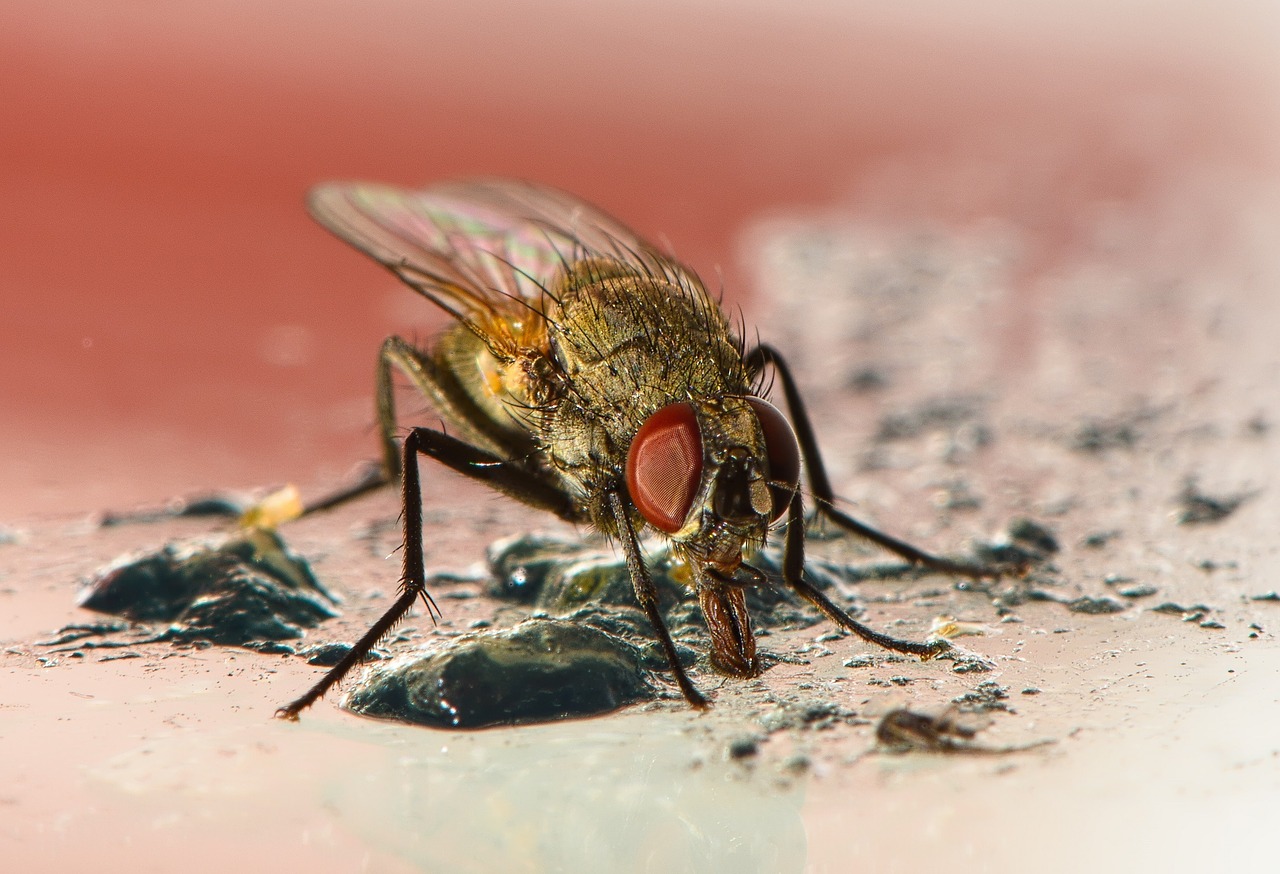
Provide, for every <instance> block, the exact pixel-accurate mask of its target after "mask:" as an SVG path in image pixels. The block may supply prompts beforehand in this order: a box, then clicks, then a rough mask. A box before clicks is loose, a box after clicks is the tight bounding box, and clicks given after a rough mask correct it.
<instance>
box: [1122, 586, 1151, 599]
mask: <svg viewBox="0 0 1280 874" xmlns="http://www.w3.org/2000/svg"><path fill="white" fill-rule="evenodd" d="M1159 591H1160V590H1159V589H1157V588H1156V587H1155V586H1148V585H1136V586H1123V587H1121V588H1119V589H1116V594H1117V595H1119V596H1120V597H1122V598H1150V597H1151V596H1152V595H1154V594H1156V593H1158V592H1159Z"/></svg>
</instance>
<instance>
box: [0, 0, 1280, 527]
mask: <svg viewBox="0 0 1280 874" xmlns="http://www.w3.org/2000/svg"><path fill="white" fill-rule="evenodd" d="M1024 5H1025V4H1017V3H1012V2H1010V3H992V2H988V3H983V4H979V5H976V6H974V5H970V4H964V5H963V7H961V6H956V5H952V4H945V3H941V2H934V3H924V4H913V5H912V6H911V8H910V9H904V10H894V9H888V8H882V7H884V6H885V4H882V3H836V2H804V3H779V2H749V3H740V4H730V3H723V2H712V0H702V2H695V3H691V4H683V3H675V2H671V0H661V2H656V3H646V4H639V3H625V2H607V3H599V2H596V3H587V2H563V0H562V2H558V3H554V4H552V6H551V8H549V9H548V8H542V9H539V10H534V9H533V8H532V7H529V6H526V5H524V4H514V3H499V2H494V0H481V2H473V3H468V4H462V3H449V4H441V3H424V2H400V0H380V2H370V3H365V4H360V5H359V6H355V5H351V4H346V3H338V2H332V0H326V2H309V3H274V4H258V3H249V2H243V0H231V2H224V3H195V2H190V0H179V2H171V3H166V4H149V3H113V4H99V3H83V2H82V3H58V4H49V3H35V2H28V0H17V2H8V3H6V4H5V5H4V8H3V9H2V10H0V92H2V93H3V94H4V95H5V96H4V100H3V105H0V120H2V122H0V210H2V215H3V218H0V457H2V458H3V461H2V462H0V523H3V522H6V521H12V520H15V519H19V518H22V517H30V516H40V515H48V514H57V513H67V512H88V511H90V510H93V509H100V508H105V507H116V508H119V507H128V506H131V505H134V504H136V503H139V502H155V501H160V500H163V499H165V498H167V497H169V496H172V495H177V494H184V493H189V492H191V491H193V490H199V489H202V488H209V487H215V486H229V487H237V486H238V487H249V486H256V485H264V484H268V483H280V482H284V481H296V482H299V483H301V484H303V485H305V486H312V487H314V486H315V484H317V483H320V482H322V481H332V480H333V479H336V478H338V477H340V476H342V475H343V474H344V473H345V472H346V471H347V470H348V469H349V468H350V466H351V465H352V464H354V463H355V462H357V461H359V460H361V459H363V458H371V457H373V449H374V441H373V433H372V428H371V423H372V403H371V390H372V372H373V363H374V358H375V354H376V350H377V348H378V343H379V341H380V340H381V339H382V338H383V337H384V336H385V335H387V334H388V333H391V332H402V333H408V334H411V335H412V334H417V335H419V336H424V335H427V334H429V332H430V331H431V330H432V328H433V326H438V325H439V324H440V322H439V320H438V319H436V317H435V316H434V314H432V313H431V312H430V308H429V307H428V305H426V304H425V303H423V302H421V301H419V300H417V299H416V298H415V297H414V296H413V295H412V294H411V293H409V292H407V291H401V290H399V289H397V288H395V283H394V281H393V280H392V279H391V277H390V276H388V275H386V274H385V273H383V272H380V271H379V270H378V269H377V268H376V267H374V266H372V265H371V264H368V263H366V262H365V260H364V259H363V258H362V257H361V256H359V255H357V254H356V253H354V252H353V251H350V250H349V249H348V248H347V247H345V246H344V245H343V244H341V243H339V242H338V241H336V240H334V239H331V238H329V237H328V236H327V235H326V234H325V233H324V232H323V231H321V230H320V229H319V228H317V227H315V226H314V225H313V224H312V223H311V221H310V220H309V218H308V217H307V215H306V213H305V211H304V210H303V207H302V199H303V196H304V193H305V191H306V189H307V188H308V187H309V186H310V185H312V184H313V183H315V182H317V181H321V180H324V179H330V178H368V179H377V180H382V181H389V182H395V183H401V184H406V185H409V184H419V183H425V182H428V181H431V180H434V179H439V178H443V177H450V176H458V175H467V174H479V173H483V174H495V173H496V174H510V175H516V176H522V177H528V178H532V179H537V180H540V181H544V182H548V183H552V184H556V185H559V186H562V187H564V188H567V189H570V190H572V191H574V192H575V193H578V194H580V195H581V196H583V197H585V198H587V199H589V200H592V201H595V202H597V203H599V204H600V205H602V206H604V207H605V208H607V209H609V210H610V211H612V212H614V213H615V214H617V215H619V216H620V217H621V218H623V219H624V220H626V221H628V222H629V223H631V224H632V225H634V226H635V227H636V228H637V229H638V230H640V231H642V232H643V233H645V234H647V235H651V236H652V237H654V238H657V239H662V238H666V239H668V240H670V242H671V245H672V246H673V247H674V249H675V251H676V253H677V254H678V255H680V256H681V257H682V258H684V259H685V260H687V261H689V262H690V263H691V264H692V265H693V266H694V267H695V268H697V269H698V270H699V271H700V272H702V273H703V274H704V276H708V277H711V278H712V281H713V282H714V281H715V280H714V276H715V271H716V270H717V269H719V270H721V271H722V272H723V275H724V281H725V284H726V295H727V297H728V298H729V299H730V300H736V301H744V302H747V301H748V299H749V294H750V289H749V288H748V287H747V282H748V277H747V276H746V275H744V271H743V270H742V268H741V267H740V265H739V263H738V262H737V261H736V260H735V257H736V255H735V252H736V250H735V246H736V243H735V240H736V239H737V235H738V233H739V231H740V230H741V229H742V228H743V226H744V225H745V224H746V223H747V222H748V221H750V220H751V219H752V218H753V217H755V216H758V215H761V214H764V213H771V212H778V211H783V210H788V209H814V208H821V207H824V206H828V205H842V206H844V207H847V208H857V209H859V210H862V211H868V212H870V213H872V214H875V215H882V216H883V217H884V219H885V220H886V221H898V220H911V221H916V220H927V221H932V222H935V223H936V222H944V223H957V224H963V223H967V222H973V221H980V220H987V219H991V218H996V219H1001V220H1007V221H1012V222H1016V223H1018V224H1019V225H1020V226H1022V227H1023V228H1025V229H1026V231H1027V233H1026V238H1027V239H1029V240H1031V241H1032V245H1031V246H1030V247H1029V250H1028V251H1027V252H1025V253H1023V257H1022V262H1021V263H1022V269H1023V270H1024V271H1025V272H1026V273H1027V275H1028V276H1030V275H1033V274H1034V273H1035V272H1037V271H1041V270H1046V269H1051V267H1052V264H1053V262H1054V260H1055V259H1056V258H1058V257H1060V256H1061V255H1062V254H1063V253H1064V252H1067V251H1069V250H1070V249H1071V248H1072V247H1073V246H1075V245H1078V244H1079V240H1078V238H1077V237H1078V233H1079V227H1080V225H1079V223H1078V222H1077V217H1078V216H1080V215H1082V214H1084V213H1087V212H1088V211H1089V210H1091V209H1093V208H1095V207H1096V206H1097V205H1098V204H1105V203H1108V202H1115V201H1124V200H1126V199H1132V198H1141V197H1143V196H1145V194H1146V193H1147V192H1148V191H1149V190H1150V189H1151V188H1152V187H1153V186H1159V185H1161V184H1163V182H1164V181H1165V180H1168V179H1169V178H1171V177H1175V176H1177V175H1178V174H1179V173H1181V172H1182V171H1183V169H1184V168H1186V167H1188V166H1193V165H1194V166H1204V165H1206V164H1211V165H1215V166H1227V167H1230V168H1232V169H1233V172H1235V173H1236V174H1237V176H1236V177H1235V178H1240V177H1241V176H1242V177H1244V178H1249V177H1255V178H1259V179H1268V180H1270V179H1272V178H1274V171H1275V169H1276V154H1277V153H1276V149H1275V146H1276V144H1277V141H1278V140H1277V137H1276V128H1275V122H1276V108H1277V105H1278V104H1277V96H1278V92H1280V89H1278V88H1277V85H1278V84H1280V78H1278V77H1277V75H1276V72H1277V69H1276V62H1275V60H1274V55H1275V54H1276V53H1275V46H1276V45H1277V44H1278V43H1277V39H1276V38H1277V36H1280V27H1277V16H1276V13H1274V12H1272V11H1271V10H1270V9H1269V8H1263V7H1262V6H1260V5H1257V4H1248V3H1244V2H1234V3H1226V4H1220V5H1218V6H1215V7H1212V8H1210V7H1209V5H1208V4H1192V3H1166V4H1138V3H1129V4H1124V3H1122V4H1119V5H1116V4H1103V3H1083V4H1071V8H1070V9H1057V8H1053V7H1048V6H1044V5H1043V4H1034V5H1035V6H1036V8H1035V9H1034V10H1027V9H1024V8H1023V6H1024ZM1042 7H1043V8H1042ZM1255 7H1256V8H1255ZM975 168H978V169H977V170H975ZM979 170H980V171H981V172H979ZM1032 303H1033V302H1032ZM1029 305H1031V304H1029ZM766 333H767V332H766Z"/></svg>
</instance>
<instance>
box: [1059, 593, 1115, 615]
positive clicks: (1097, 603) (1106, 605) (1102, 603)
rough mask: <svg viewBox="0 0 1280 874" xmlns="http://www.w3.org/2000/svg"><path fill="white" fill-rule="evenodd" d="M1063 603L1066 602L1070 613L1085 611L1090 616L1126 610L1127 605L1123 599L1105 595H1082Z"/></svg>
mask: <svg viewBox="0 0 1280 874" xmlns="http://www.w3.org/2000/svg"><path fill="white" fill-rule="evenodd" d="M1064 603H1065V604H1066V606H1067V609H1068V610H1070V611H1071V612H1072V613H1085V614H1087V615H1091V616H1101V615H1105V614H1107V613H1122V612H1124V611H1125V610H1127V609H1128V606H1129V605H1127V604H1125V603H1124V602H1123V601H1119V600H1116V599H1115V598H1109V597H1106V596H1105V595H1104V596H1101V597H1089V596H1082V597H1079V598H1074V599H1072V600H1070V601H1066V602H1064Z"/></svg>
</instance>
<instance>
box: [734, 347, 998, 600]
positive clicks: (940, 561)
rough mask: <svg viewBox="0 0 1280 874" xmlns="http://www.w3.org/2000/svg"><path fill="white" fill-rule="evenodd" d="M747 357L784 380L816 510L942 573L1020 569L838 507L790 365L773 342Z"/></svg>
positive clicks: (756, 368)
mask: <svg viewBox="0 0 1280 874" xmlns="http://www.w3.org/2000/svg"><path fill="white" fill-rule="evenodd" d="M746 360H747V367H748V369H749V370H750V371H751V372H752V373H753V374H755V373H759V372H760V371H761V370H762V369H763V368H764V367H765V366H766V365H770V366H772V367H773V370H774V372H775V373H776V374H777V375H778V381H779V382H781V383H782V391H783V394H784V396H785V397H786V400H787V410H788V412H790V413H791V424H792V427H794V428H795V432H796V441H797V442H798V443H799V444H800V454H801V456H802V457H803V459H804V471H805V475H806V476H807V477H808V479H809V489H810V491H812V493H813V499H814V503H815V505H816V510H817V512H819V513H821V514H822V515H823V516H825V517H826V518H828V519H830V520H831V521H832V522H834V523H835V524H836V525H838V526H839V527H841V528H843V529H844V530H846V531H848V532H850V533H852V534H856V535H858V536H859V537H862V538H865V539H866V540H869V541H871V542H872V543H874V544H876V545H877V546H880V547H882V548H884V549H887V550H888V551H889V552H892V553H895V554H897V555H899V556H901V557H902V558H904V559H906V560H907V561H908V562H910V563H911V564H917V565H921V566H923V567H927V568H929V569H930V570H934V571H938V572H939V573H944V574H956V575H959V576H965V577H970V578H972V579H983V578H994V577H1000V576H1001V575H1003V574H1007V573H1010V572H1011V571H1016V570H1019V569H1018V568H1012V567H994V566H989V565H982V564H973V563H970V562H965V561H956V560H954V559H950V558H943V557H942V556H938V555H934V554H933V553H931V552H926V551H925V550H923V549H920V548H919V547H917V546H913V545H912V544H910V543H907V542H906V541H905V540H899V539H898V538H896V537H893V536H892V535H889V534H885V533H884V532H883V531H879V530H877V529H875V528H872V527H871V526H870V525H867V524H866V523H864V522H859V521H858V520H857V519H855V518H853V517H852V516H850V515H849V514H847V513H845V512H843V511H841V510H838V509H836V506H835V491H834V490H833V489H832V487H831V480H830V478H828V476H827V470H826V465H824V464H823V462H822V454H821V453H820V452H819V451H818V441H817V438H816V437H815V436H814V433H813V426H812V424H810V422H809V413H808V411H807V410H806V409H805V405H804V399H803V398H802V397H801V396H800V390H799V389H798V388H797V386H796V383H795V379H794V378H793V377H792V376H791V370H790V368H789V367H787V364H786V362H785V361H784V360H783V358H782V356H781V355H780V354H779V353H778V351H777V350H776V349H774V348H773V347H771V346H757V347H755V348H754V349H752V350H751V351H750V352H749V353H747V356H746Z"/></svg>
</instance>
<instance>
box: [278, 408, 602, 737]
mask: <svg viewBox="0 0 1280 874" xmlns="http://www.w3.org/2000/svg"><path fill="white" fill-rule="evenodd" d="M419 454H421V455H425V456H428V457H429V458H434V459H435V460H437V461H439V462H440V463H441V464H443V465H445V466H446V467H448V468H450V469H452V470H455V471H457V472H459V473H462V474H465V475H466V476H468V477H471V478H472V479H476V480H480V481H481V482H484V483H486V484H487V485H489V486H492V487H493V488H495V489H497V490H498V491H501V492H504V493H506V494H508V495H511V496H512V497H514V498H517V499H518V500H520V501H522V502H524V503H525V504H528V505H529V506H532V507H536V508H538V509H542V510H548V511H550V512H552V513H555V514H556V515H558V516H560V517H561V518H562V519H565V520H568V521H571V522H580V521H582V518H581V514H580V513H578V511H577V509H576V507H575V505H574V503H573V500H572V498H571V497H570V496H569V495H567V494H565V493H564V492H563V491H562V490H561V489H559V488H558V487H557V486H556V485H555V484H554V483H551V482H549V481H548V480H547V479H545V478H544V477H542V476H540V475H539V474H538V473H536V472H533V471H530V470H528V469H526V468H523V467H520V466H519V465H517V464H515V463H512V462H508V461H505V460H504V459H502V458H500V457H499V456H496V455H494V454H493V453H490V452H488V451H486V450H484V449H478V448H477V447H475V446H471V445H470V444H468V443H464V442H463V441H461V440H458V439H457V438H455V437H450V436H449V435H448V434H445V433H444V432H442V431H433V430H431V429H430V428H414V429H413V430H412V431H410V432H409V436H408V437H406V438H405V441H404V449H403V456H401V459H402V461H403V464H402V465H401V469H402V471H403V476H402V477H401V486H402V500H403V518H404V550H403V552H404V565H403V567H402V569H401V573H400V594H399V596H397V598H396V600H395V603H393V604H392V605H391V607H390V609H388V610H387V612H386V613H384V614H383V615H382V617H381V618H380V619H378V621H377V622H375V623H374V624H373V626H372V627H371V628H370V629H369V630H368V631H367V632H365V634H364V636H363V637H361V638H360V639H359V640H358V641H356V643H355V645H354V646H352V647H351V650H350V651H349V652H348V653H347V654H346V655H345V656H343V658H342V660H341V661H340V662H338V663H337V664H336V665H334V666H333V668H332V669H330V671H329V672H328V673H327V674H325V675H324V676H323V677H321V678H320V681H319V682H317V683H316V684H315V685H314V686H312V687H311V688H310V689H308V690H307V691H306V693H305V694H304V695H302V696H301V697H300V698H298V699H297V700H296V701H293V702H291V703H289V704H286V705H285V706H284V707H281V708H280V709H279V710H277V711H276V716H278V717H281V718H283V719H297V718H298V714H299V713H301V712H302V711H303V710H305V709H306V708H308V707H310V706H311V705H312V704H314V703H315V702H316V701H318V700H319V699H320V697H321V696H323V695H324V693H325V692H327V691H328V690H329V689H330V688H332V687H333V686H334V685H335V684H336V683H338V682H339V681H340V680H342V678H343V677H345V676H346V675H347V674H348V673H349V672H350V671H351V669H352V668H354V667H355V666H356V665H357V664H359V663H360V662H362V661H364V659H365V657H366V656H367V655H368V654H369V651H370V650H371V649H373V648H374V646H376V645H377V643H378V641H379V640H381V639H382V638H383V637H384V636H385V635H386V633H387V632H388V631H390V630H391V629H392V628H393V627H394V626H395V625H396V623H398V622H399V621H400V620H401V619H403V618H404V616H405V614H406V613H408V612H409V608H411V607H412V606H413V604H414V602H415V601H417V600H419V599H421V600H422V602H423V604H424V605H425V606H426V608H427V612H428V613H429V614H430V615H431V617H432V619H435V618H436V617H437V616H439V615H440V611H439V609H437V607H436V603H435V601H434V600H432V598H431V594H430V593H429V592H428V591H427V575H426V567H425V560H424V550H423V541H422V486H421V482H420V478H419V471H418V455H419Z"/></svg>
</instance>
